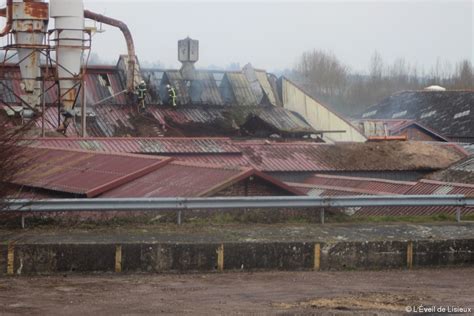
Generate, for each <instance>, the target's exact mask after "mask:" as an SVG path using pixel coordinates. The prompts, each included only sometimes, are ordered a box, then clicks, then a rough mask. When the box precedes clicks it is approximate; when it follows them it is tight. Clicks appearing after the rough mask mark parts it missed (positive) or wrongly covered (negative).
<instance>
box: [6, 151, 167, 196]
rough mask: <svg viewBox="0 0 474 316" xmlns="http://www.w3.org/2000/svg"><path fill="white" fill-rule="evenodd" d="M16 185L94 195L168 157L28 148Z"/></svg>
mask: <svg viewBox="0 0 474 316" xmlns="http://www.w3.org/2000/svg"><path fill="white" fill-rule="evenodd" d="M23 156H24V157H25V158H24V159H25V164H24V166H23V168H22V169H21V170H20V171H19V172H18V174H17V175H16V176H15V178H14V180H13V181H12V182H13V183H14V184H17V185H24V186H27V187H35V188H42V189H47V190H51V191H57V192H66V193H71V194H78V195H84V196H86V197H95V196H97V195H99V194H101V193H103V192H105V191H108V190H110V189H113V188H115V187H117V186H119V185H121V184H123V183H126V182H129V181H131V180H133V179H136V178H138V177H141V176H143V175H145V174H148V173H149V172H151V171H153V170H156V169H157V168H159V167H160V166H162V165H163V164H167V163H168V162H169V161H170V159H166V158H157V157H152V156H144V155H131V154H107V153H98V152H90V151H80V150H61V149H55V148H31V147H30V148H27V149H26V150H25V151H24V152H23Z"/></svg>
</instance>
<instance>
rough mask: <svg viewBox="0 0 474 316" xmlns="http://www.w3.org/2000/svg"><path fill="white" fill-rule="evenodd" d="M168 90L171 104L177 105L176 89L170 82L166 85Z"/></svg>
mask: <svg viewBox="0 0 474 316" xmlns="http://www.w3.org/2000/svg"><path fill="white" fill-rule="evenodd" d="M166 90H167V91H168V97H169V99H168V100H169V101H168V102H169V104H170V105H172V106H173V107H176V90H174V88H173V87H172V86H171V85H169V84H167V85H166Z"/></svg>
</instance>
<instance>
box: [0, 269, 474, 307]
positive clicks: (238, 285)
mask: <svg viewBox="0 0 474 316" xmlns="http://www.w3.org/2000/svg"><path fill="white" fill-rule="evenodd" d="M472 293H474V268H465V269H451V268H450V269H436V270H414V271H397V270H394V271H377V272H355V271H347V272H261V273H223V274H184V275H112V274H106V275H103V274H102V275H68V276H66V275H64V276H45V277H18V278H3V279H0V314H1V315H139V314H140V315H142V314H145V315H156V314H168V315H171V314H173V315H174V314H179V315H181V314H187V315H244V314H245V315H247V314H252V315H275V314H277V315H294V314H298V315H320V314H323V315H326V314H329V315H353V314H359V315H374V314H375V315H392V314H404V313H405V311H406V308H407V306H419V305H420V304H422V305H424V306H432V305H436V306H439V307H448V306H456V307H463V308H469V307H470V308H473V310H474V297H473V296H472Z"/></svg>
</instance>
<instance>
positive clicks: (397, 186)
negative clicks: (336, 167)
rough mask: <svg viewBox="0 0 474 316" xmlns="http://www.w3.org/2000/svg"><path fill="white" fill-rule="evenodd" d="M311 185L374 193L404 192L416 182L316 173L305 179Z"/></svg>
mask: <svg viewBox="0 0 474 316" xmlns="http://www.w3.org/2000/svg"><path fill="white" fill-rule="evenodd" d="M305 183H307V184H311V185H324V186H334V187H342V188H353V189H361V190H365V191H366V192H367V193H372V194H404V193H405V192H407V191H408V190H410V189H411V188H412V187H413V186H414V185H416V182H406V181H393V180H384V179H374V178H356V177H343V176H333V175H320V174H315V175H313V176H311V177H309V178H308V179H306V180H305Z"/></svg>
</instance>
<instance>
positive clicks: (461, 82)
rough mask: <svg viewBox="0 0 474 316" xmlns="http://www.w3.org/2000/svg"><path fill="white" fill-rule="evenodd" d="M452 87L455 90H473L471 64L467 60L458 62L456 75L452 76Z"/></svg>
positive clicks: (473, 79)
mask: <svg viewBox="0 0 474 316" xmlns="http://www.w3.org/2000/svg"><path fill="white" fill-rule="evenodd" d="M453 81H454V87H455V88H456V89H473V88H474V73H473V69H472V64H471V62H470V61H469V60H467V59H466V60H463V61H460V62H459V63H458V64H457V65H456V73H455V75H454V80H453Z"/></svg>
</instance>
